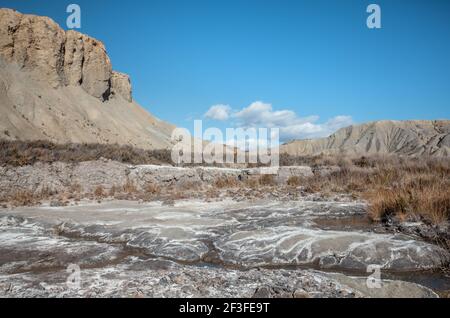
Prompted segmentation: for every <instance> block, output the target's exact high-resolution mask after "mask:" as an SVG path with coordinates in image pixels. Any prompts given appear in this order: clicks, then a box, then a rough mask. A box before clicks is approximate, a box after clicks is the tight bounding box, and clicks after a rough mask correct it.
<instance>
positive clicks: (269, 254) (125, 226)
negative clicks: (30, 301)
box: [0, 198, 450, 297]
mask: <svg viewBox="0 0 450 318" xmlns="http://www.w3.org/2000/svg"><path fill="white" fill-rule="evenodd" d="M211 201H212V202H205V201H204V200H175V201H173V202H171V203H170V204H167V202H166V203H164V202H158V201H156V202H148V203H144V202H136V201H119V200H105V201H103V202H101V203H98V202H95V201H80V202H71V203H70V204H69V205H68V206H64V207H52V206H50V204H48V203H44V204H43V205H41V206H37V207H21V208H7V209H0V296H2V297H16V296H24V297H65V296H76V297H253V296H255V297H436V296H437V295H444V294H445V293H446V292H447V291H448V290H449V289H450V279H449V277H448V276H447V275H446V274H445V273H444V272H442V271H441V269H442V268H443V267H445V266H447V264H448V262H449V259H450V256H449V253H448V251H447V250H445V249H443V248H441V247H439V246H438V245H435V244H431V243H429V242H426V241H423V240H421V239H420V238H418V237H416V236H413V235H405V234H400V233H397V234H395V233H390V232H389V231H387V230H386V229H385V228H384V227H382V226H379V225H373V224H371V223H370V222H369V221H368V220H367V217H366V205H365V204H364V203H363V202H336V201H313V200H308V199H301V200H295V201H293V200H290V201H285V202H281V201H273V200H243V201H240V202H237V201H236V200H232V199H229V198H222V199H216V200H211ZM71 264H72V265H75V268H76V267H77V266H78V267H79V268H80V273H79V278H80V280H79V282H80V284H79V286H78V285H77V286H75V287H74V286H73V284H70V283H69V284H67V280H68V278H72V277H74V276H73V273H72V272H71V271H68V270H67V268H68V266H69V265H71ZM374 266H375V267H376V268H380V272H381V278H382V280H381V284H380V286H375V288H369V287H374V286H373V284H372V285H371V284H369V285H368V284H367V277H368V275H371V274H373V272H369V273H368V272H367V270H368V268H369V267H372V268H374ZM73 268H74V267H73V266H72V267H70V269H73ZM77 273H78V272H77ZM77 275H78V274H77ZM77 277H78V276H77ZM418 283H420V284H418Z"/></svg>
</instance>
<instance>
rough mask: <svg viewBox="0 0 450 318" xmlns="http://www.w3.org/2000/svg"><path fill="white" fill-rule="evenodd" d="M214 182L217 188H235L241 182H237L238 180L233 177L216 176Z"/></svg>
mask: <svg viewBox="0 0 450 318" xmlns="http://www.w3.org/2000/svg"><path fill="white" fill-rule="evenodd" d="M214 184H215V186H216V187H217V188H220V189H223V188H236V187H238V186H239V185H240V184H241V182H239V180H238V179H236V178H234V177H222V178H218V179H217V180H216V182H215V183H214Z"/></svg>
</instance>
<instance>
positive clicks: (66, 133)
mask: <svg viewBox="0 0 450 318" xmlns="http://www.w3.org/2000/svg"><path fill="white" fill-rule="evenodd" d="M173 129H174V126H173V125H170V124H168V123H165V122H162V121H160V120H159V119H157V118H155V117H154V116H152V115H151V114H149V113H148V112H147V111H145V110H144V109H143V108H142V107H141V106H139V105H138V104H137V103H136V102H135V101H134V100H133V98H132V88H131V82H130V79H129V77H128V76H127V75H125V74H122V73H119V72H115V71H113V70H112V65H111V62H110V59H109V57H108V55H107V53H106V49H105V47H104V45H103V44H102V43H101V42H100V41H98V40H96V39H93V38H91V37H89V36H86V35H84V34H81V33H78V32H75V31H71V30H70V31H67V32H65V31H64V30H63V29H62V28H61V27H60V26H59V25H58V24H56V23H55V22H54V21H53V20H51V19H50V18H47V17H39V16H34V15H23V14H20V13H18V12H16V11H14V10H10V9H0V138H2V139H8V140H49V141H52V142H55V143H69V142H75V143H102V144H114V143H118V144H121V145H125V144H126V145H130V146H135V147H139V148H143V149H165V148H168V147H170V145H171V142H170V135H171V132H172V130H173Z"/></svg>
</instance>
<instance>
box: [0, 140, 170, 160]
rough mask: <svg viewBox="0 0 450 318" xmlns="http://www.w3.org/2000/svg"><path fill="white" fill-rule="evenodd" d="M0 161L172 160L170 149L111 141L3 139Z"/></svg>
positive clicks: (0, 146) (1, 141) (0, 144)
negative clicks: (58, 141)
mask: <svg viewBox="0 0 450 318" xmlns="http://www.w3.org/2000/svg"><path fill="white" fill-rule="evenodd" d="M0 149H1V152H0V165H10V166H24V165H32V164H34V163H36V162H44V163H52V162H57V161H60V162H83V161H92V160H99V159H101V158H105V159H110V160H114V161H118V162H122V163H127V164H171V163H172V160H171V154H170V151H169V150H143V149H138V148H133V147H131V146H119V145H107V144H63V145H61V144H54V143H52V142H49V141H7V140H0Z"/></svg>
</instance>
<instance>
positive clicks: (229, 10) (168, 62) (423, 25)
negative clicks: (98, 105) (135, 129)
mask: <svg viewBox="0 0 450 318" xmlns="http://www.w3.org/2000/svg"><path fill="white" fill-rule="evenodd" d="M70 3H77V4H79V5H80V6H81V9H82V28H81V30H79V31H80V32H83V33H86V34H89V35H91V36H93V37H96V38H98V39H100V40H101V41H103V42H104V43H105V45H106V47H107V50H108V53H109V55H110V57H111V60H112V63H113V68H114V69H115V70H118V71H121V72H125V73H128V74H130V76H131V78H132V82H133V89H134V98H135V100H136V101H138V102H139V103H140V104H141V105H142V106H144V107H145V108H146V109H148V110H149V111H150V112H152V113H153V114H155V115H156V116H158V117H160V118H162V119H164V120H167V121H170V122H172V123H174V124H176V125H178V126H184V127H187V128H192V125H193V123H192V120H193V119H202V118H203V119H206V118H205V117H204V114H205V113H206V112H207V111H208V109H210V107H211V106H213V105H224V106H223V109H222V110H226V113H227V115H228V116H225V117H226V118H225V117H224V116H222V117H220V116H218V117H217V116H210V117H214V118H220V119H222V120H221V121H219V120H213V119H207V124H208V125H215V126H219V127H225V126H232V125H247V124H248V125H250V124H255V122H256V123H258V124H259V125H266V126H270V125H275V126H276V125H280V126H283V125H284V127H285V132H286V136H285V138H286V139H287V138H292V137H299V138H305V137H311V136H312V137H314V136H316V135H324V134H327V133H329V131H330V130H332V129H335V128H338V127H339V126H341V125H345V124H347V123H349V122H355V123H361V122H367V121H372V120H381V119H396V120H404V119H448V118H449V117H450V116H449V113H450V58H449V57H450V41H449V39H450V1H447V0H408V1H407V0H389V1H379V0H370V1H364V0H335V1H334V0H309V1H301V0H296V1H287V0H273V1H272V0H239V1H238V0H190V1H187V0H179V1H175V0H145V1H144V0H142V1H138V0H128V1H114V0H108V1H106V0H96V1H92V0H90V1H84V0H71V1H62V0H47V1H44V0H42V1H37V0H26V1H25V0H14V1H5V0H0V6H1V7H9V8H14V9H17V10H19V11H21V12H23V13H34V14H39V15H47V16H50V17H51V18H53V19H54V20H55V21H57V22H58V23H59V24H60V25H62V26H63V27H64V28H66V27H65V21H66V18H67V15H68V14H67V13H66V12H65V9H66V7H67V5H68V4H70ZM370 3H377V4H379V5H380V7H381V10H382V29H380V30H370V29H368V28H367V27H366V19H367V17H368V15H369V14H368V13H366V7H367V6H368V5H369V4H370ZM250 105H252V106H251V107H250V108H248V107H249V106H250ZM221 107H222V106H221ZM222 115H223V112H222ZM336 116H340V117H336ZM283 120H284V121H283ZM302 125H303V126H302ZM305 125H306V126H305ZM302 127H303V128H302ZM302 129H303V130H302ZM289 132H290V133H289Z"/></svg>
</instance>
